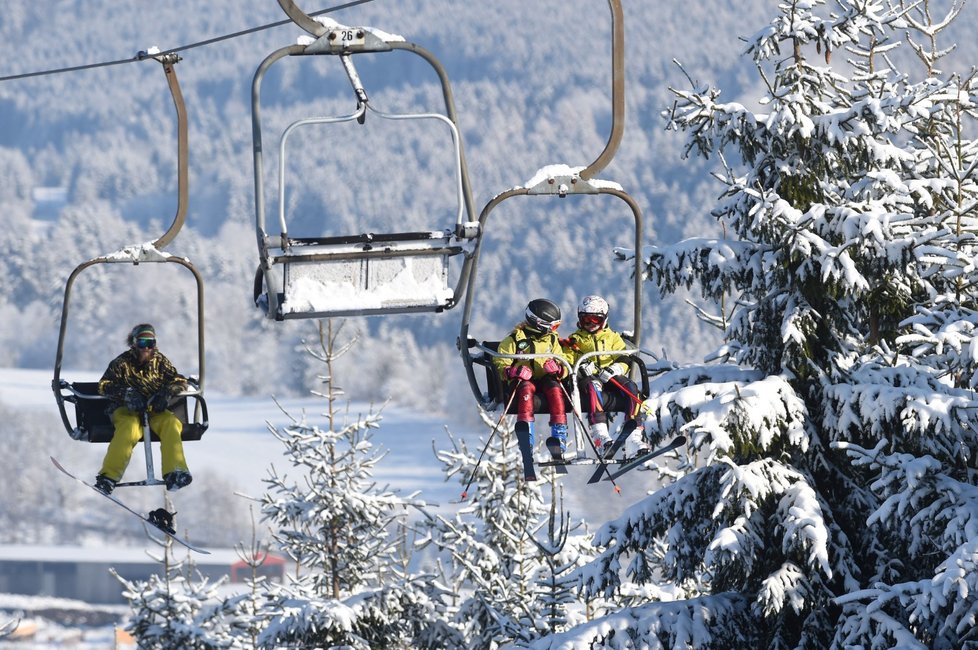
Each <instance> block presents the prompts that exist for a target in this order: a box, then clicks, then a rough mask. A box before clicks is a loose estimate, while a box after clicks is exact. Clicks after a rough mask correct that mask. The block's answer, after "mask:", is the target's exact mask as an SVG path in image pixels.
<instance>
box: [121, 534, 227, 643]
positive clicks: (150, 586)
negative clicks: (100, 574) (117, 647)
mask: <svg viewBox="0 0 978 650" xmlns="http://www.w3.org/2000/svg"><path fill="white" fill-rule="evenodd" d="M172 548H173V541H172V540H170V539H169V538H168V539H167V541H166V542H165V544H164V545H163V555H162V556H160V557H159V558H157V560H158V561H159V562H160V565H161V568H162V573H160V574H155V573H154V574H152V575H151V576H150V577H149V578H148V579H146V580H132V581H130V580H126V579H125V578H123V577H121V576H120V575H119V574H117V573H115V571H114V570H113V571H112V574H113V575H114V576H115V577H116V579H117V580H118V581H119V582H120V583H122V586H123V596H125V597H126V598H127V599H128V600H129V606H130V608H131V609H132V616H131V617H130V619H129V621H128V623H127V624H126V627H125V629H126V631H127V632H129V633H130V634H132V636H133V638H135V639H136V642H137V643H138V644H139V647H140V648H148V649H153V650H178V649H181V650H182V649H183V648H193V649H195V650H214V649H216V648H222V647H226V646H225V645H224V644H223V643H222V642H221V641H220V640H219V639H220V638H222V637H224V636H226V635H225V634H224V633H223V632H222V628H223V626H224V618H223V616H222V615H221V612H220V611H219V608H217V607H215V606H214V604H213V602H214V601H215V599H216V595H217V590H218V588H219V587H220V584H221V582H217V583H211V582H210V581H209V580H208V579H207V578H205V577H204V576H202V575H200V574H199V573H197V575H196V578H192V577H190V573H191V572H192V571H193V566H192V564H191V565H185V564H184V562H175V561H174V560H173V557H172Z"/></svg>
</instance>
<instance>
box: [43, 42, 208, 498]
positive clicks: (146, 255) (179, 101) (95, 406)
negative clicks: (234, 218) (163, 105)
mask: <svg viewBox="0 0 978 650" xmlns="http://www.w3.org/2000/svg"><path fill="white" fill-rule="evenodd" d="M139 58H152V59H155V60H156V61H158V62H159V63H161V64H162V65H163V71H164V73H165V75H166V79H167V85H168V87H169V90H170V95H171V96H172V98H173V104H174V107H175V109H176V114H177V209H176V214H175V215H174V218H173V222H172V223H171V225H170V227H169V228H168V229H167V230H166V232H164V233H163V234H162V235H161V236H160V237H159V238H158V239H156V240H155V241H152V242H146V243H143V244H136V245H133V246H127V247H125V248H123V249H121V250H119V251H115V252H113V253H109V254H107V255H102V256H99V257H96V258H94V259H91V260H89V261H87V262H83V263H82V264H79V265H78V266H77V267H76V268H75V269H74V270H73V271H72V272H71V274H70V275H69V276H68V280H67V282H66V283H65V293H64V300H63V303H62V308H61V328H60V331H59V334H58V351H57V356H56V358H55V362H54V379H53V380H52V381H51V388H52V390H53V391H54V396H55V399H56V400H57V403H58V409H59V410H60V412H61V420H62V422H63V423H64V426H65V429H66V430H67V432H68V435H69V436H71V437H72V438H73V439H75V440H86V441H88V442H108V441H109V440H111V439H112V434H113V427H112V424H111V422H110V421H109V417H108V414H107V413H105V406H106V401H105V400H106V398H105V397H103V396H102V395H99V393H98V384H97V383H95V382H69V381H66V380H65V379H62V377H61V368H62V362H63V360H64V348H65V340H66V338H67V333H68V317H69V311H70V310H69V305H70V300H71V289H72V287H73V285H74V283H75V280H76V279H77V278H78V276H79V275H80V274H81V273H82V272H83V271H85V270H87V269H89V268H91V267H94V266H97V265H99V264H132V265H134V266H137V265H139V264H142V263H172V264H178V265H180V266H182V267H184V268H186V269H187V270H189V271H190V273H191V274H192V275H193V277H194V280H195V283H196V288H197V341H198V344H197V353H198V375H197V377H196V378H192V381H191V387H190V388H188V390H187V391H186V392H184V393H183V394H181V395H180V396H179V398H178V399H177V400H176V401H175V402H171V405H170V408H171V410H173V411H174V413H175V414H176V415H177V416H178V417H179V418H181V420H182V421H183V422H184V428H183V434H182V438H183V440H199V439H200V437H201V436H202V435H203V434H204V432H205V431H206V430H207V426H208V421H207V404H206V402H205V401H204V396H203V390H204V370H205V366H204V282H203V278H202V277H201V275H200V273H199V272H198V271H197V269H196V268H194V266H193V264H191V263H190V260H188V259H186V258H184V257H179V256H176V255H171V254H170V253H167V252H165V251H164V250H163V249H164V248H165V247H166V246H168V245H169V244H170V243H171V242H172V241H173V240H174V239H175V238H176V236H177V234H178V233H179V232H180V229H181V228H182V227H183V224H184V222H185V220H186V214H187V203H188V194H189V192H188V172H187V166H188V165H187V151H188V145H187V114H186V109H185V105H184V101H183V94H182V93H181V91H180V85H179V82H178V81H177V76H176V72H175V70H174V67H173V66H174V65H175V64H176V63H177V62H178V61H179V60H180V58H179V57H178V56H176V55H175V54H172V53H170V54H163V55H152V54H147V53H144V52H141V53H140V55H139ZM189 399H193V400H194V407H193V414H192V416H191V414H190V413H189V412H188V408H189V407H188V400H189ZM66 403H70V404H74V405H75V414H74V415H75V422H74V424H73V423H72V418H71V417H70V416H69V414H68V410H67V407H66ZM151 440H156V436H155V434H154V435H152V436H144V442H145V450H146V463H147V480H146V481H145V482H144V483H143V484H145V485H158V484H161V483H162V481H159V480H157V479H155V478H154V476H153V464H152V448H151V445H150V442H151Z"/></svg>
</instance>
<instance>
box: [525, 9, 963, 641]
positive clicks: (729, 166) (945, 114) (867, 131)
mask: <svg viewBox="0 0 978 650" xmlns="http://www.w3.org/2000/svg"><path fill="white" fill-rule="evenodd" d="M916 11H919V12H920V14H919V15H921V16H924V18H923V19H920V18H919V17H915V14H914V12H916ZM952 14H953V12H952ZM929 15H930V14H929V9H928V7H927V3H926V2H924V3H916V4H914V5H912V7H911V8H910V9H908V8H907V7H901V6H900V5H898V4H895V3H892V2H887V1H885V0H866V1H860V2H850V1H849V0H838V1H836V2H833V3H825V2H820V1H818V0H805V1H801V0H785V1H784V2H782V3H781V4H780V6H779V13H778V15H777V16H776V17H775V19H774V20H773V21H772V22H771V23H770V25H768V27H766V28H765V29H763V30H761V31H760V32H758V33H757V34H755V35H754V36H753V37H752V38H750V39H748V41H747V43H748V45H747V49H746V52H747V54H749V55H750V56H751V57H752V58H753V60H754V62H755V63H756V66H757V70H758V72H759V73H760V77H761V81H762V82H763V84H764V87H765V88H766V94H765V96H764V97H762V98H760V101H759V102H758V103H759V105H760V109H759V110H757V111H754V110H751V109H749V108H747V107H746V106H744V105H742V104H739V103H722V102H720V101H719V91H718V90H716V89H714V88H709V87H699V86H698V85H697V84H693V85H694V88H693V89H692V90H688V91H685V90H676V91H674V92H675V94H676V103H675V105H674V107H673V108H672V110H671V111H670V112H669V124H670V127H671V128H674V129H677V130H681V131H684V132H686V134H687V136H688V143H689V151H690V152H692V153H696V154H701V155H703V156H706V157H708V158H714V159H716V160H719V161H720V162H721V163H722V166H723V173H722V174H719V175H718V177H719V178H720V179H721V180H722V181H723V182H724V183H725V185H726V190H725V191H724V193H723V195H722V196H721V198H720V201H719V203H718V205H717V207H716V209H715V210H714V215H715V216H716V217H717V219H718V220H719V222H720V224H721V226H722V230H723V235H724V236H723V238H722V239H696V240H688V241H684V242H680V243H679V244H677V245H675V246H668V247H655V248H652V249H651V250H649V263H648V272H649V274H650V277H652V278H653V279H654V280H655V281H656V282H657V284H658V285H659V287H660V289H661V290H663V291H666V292H669V291H673V290H674V289H676V288H677V287H680V286H685V287H692V286H697V287H699V289H700V290H701V291H702V293H703V295H704V296H705V297H706V298H708V299H710V300H714V301H716V302H718V303H721V304H724V303H723V301H724V298H725V296H727V295H730V294H732V295H733V297H734V298H735V301H734V303H733V307H732V309H731V310H730V311H729V313H723V314H721V315H720V316H718V317H716V318H715V319H714V320H715V321H716V322H718V323H722V324H723V325H724V327H725V336H726V339H727V344H726V345H725V346H724V347H723V348H722V349H721V350H720V351H719V352H718V353H717V355H716V358H715V359H714V363H710V364H707V365H703V366H697V367H684V368H675V369H673V370H671V371H667V372H664V373H662V374H661V375H660V376H658V377H656V379H655V381H654V382H653V387H652V388H653V390H652V398H651V399H650V401H649V402H648V404H647V407H648V410H649V411H650V413H651V415H650V425H649V429H650V430H654V429H655V428H656V426H658V428H659V431H660V433H662V434H667V433H670V432H684V433H686V434H687V436H688V437H689V439H690V443H689V449H688V452H689V454H688V459H687V461H686V462H684V463H683V464H681V465H679V467H678V468H676V470H675V471H674V472H673V474H672V476H671V478H672V479H674V480H670V481H668V484H667V485H666V487H664V488H663V489H661V490H660V491H658V492H657V493H656V494H654V495H653V496H651V497H649V498H648V499H646V500H645V501H643V502H641V503H639V504H636V505H635V506H634V507H632V508H631V509H630V510H629V511H628V512H626V514H625V515H624V516H623V517H621V518H619V519H618V520H616V521H613V522H610V523H609V524H607V525H606V526H605V527H603V528H602V529H601V530H599V531H598V533H597V535H596V543H597V544H598V545H599V546H600V547H602V548H603V549H604V550H603V552H602V553H601V555H600V556H599V558H598V559H597V561H596V562H594V563H593V564H592V565H591V566H590V567H589V568H588V570H587V571H585V572H583V573H582V577H583V580H584V585H585V588H586V590H587V591H588V592H589V593H606V594H607V593H611V592H613V591H614V590H616V589H618V588H620V587H621V585H622V583H623V580H625V581H632V582H635V583H647V582H660V583H665V584H667V585H669V586H670V587H672V588H674V589H675V590H676V594H677V596H678V597H679V600H678V601H677V602H674V603H668V604H636V605H635V606H633V607H631V608H629V609H627V610H623V611H621V612H618V613H616V614H614V615H611V616H609V617H607V618H606V619H603V620H600V621H596V622H594V623H592V624H589V625H587V626H582V627H581V628H579V629H577V630H572V631H571V632H569V633H568V634H567V635H562V637H561V638H560V639H559V638H554V639H551V640H549V642H550V643H554V644H556V643H558V642H561V640H566V638H567V637H568V636H570V637H572V638H574V639H578V640H580V641H584V640H586V641H592V642H594V643H595V644H597V645H599V646H601V645H602V644H605V646H613V647H617V644H619V643H624V642H625V640H628V641H629V642H631V643H635V644H638V645H641V644H650V645H657V644H660V643H661V644H663V645H666V646H672V645H677V644H678V645H682V644H684V643H685V644H689V645H691V646H693V647H697V648H709V647H768V648H782V647H809V648H823V647H829V646H831V645H837V646H846V647H850V645H851V644H855V645H860V644H861V645H862V646H863V647H890V646H891V645H892V644H893V643H897V644H908V643H917V644H919V645H920V647H927V646H928V644H932V643H936V646H934V647H959V646H958V645H956V644H958V643H960V642H961V640H962V638H963V636H964V635H967V634H972V632H971V630H973V629H974V612H975V611H976V607H975V597H974V593H975V591H974V587H975V584H974V582H975V581H976V578H975V576H974V574H973V573H972V574H970V575H969V574H968V569H969V567H971V566H973V565H974V558H975V556H974V551H975V549H974V542H973V539H972V541H971V542H969V538H973V532H972V531H971V527H972V526H973V525H974V524H973V522H974V520H975V515H976V514H978V511H976V505H975V504H976V501H975V499H974V498H973V497H972V495H975V494H976V492H975V489H974V488H973V487H972V485H973V483H974V480H975V473H974V453H973V450H974V449H975V446H976V444H978V440H976V434H975V431H974V429H973V428H972V427H971V425H970V424H969V420H970V421H971V422H973V420H974V413H975V411H974V409H975V407H976V406H978V403H976V402H975V401H974V399H973V395H972V392H971V389H972V388H973V387H974V377H975V374H974V372H973V369H974V368H975V361H974V359H975V358H976V357H975V356H974V355H973V354H972V352H973V350H974V349H978V343H976V344H975V345H974V346H973V344H972V343H971V341H972V338H971V332H972V331H973V323H974V322H975V319H974V311H972V310H973V305H974V288H973V287H974V286H975V282H974V279H975V278H974V271H973V260H974V259H975V252H976V251H975V250H974V244H973V241H974V232H975V227H974V226H975V222H974V219H973V217H972V212H973V206H974V205H976V198H978V193H976V192H975V186H974V183H973V177H974V167H975V160H976V158H975V156H974V145H973V143H972V142H971V141H970V140H968V139H967V137H965V135H964V131H965V129H966V128H968V127H969V126H973V121H972V120H973V106H974V103H973V84H972V81H971V80H970V79H960V78H957V77H955V76H953V75H950V76H947V77H946V78H942V76H941V75H939V74H938V72H937V70H936V69H935V68H934V67H933V65H931V66H930V68H929V69H928V70H927V71H926V73H925V74H923V75H920V81H916V82H915V81H913V80H912V79H911V77H910V76H909V74H908V73H905V72H903V71H901V70H899V69H898V68H897V66H896V65H895V63H894V61H895V60H898V59H897V57H896V53H895V52H894V51H893V48H895V47H897V46H898V45H899V44H900V43H901V42H903V43H905V44H906V43H909V44H913V45H914V49H915V50H916V51H917V53H918V54H919V55H921V58H923V59H924V60H925V61H928V62H929V63H931V64H932V63H933V62H934V61H936V59H937V58H938V57H937V55H938V54H940V51H939V50H936V49H931V50H928V49H927V48H925V47H919V46H916V41H915V40H914V39H913V36H911V37H909V38H907V37H906V35H907V33H908V30H910V33H911V34H913V30H914V29H922V31H923V32H924V33H927V34H933V33H936V31H937V29H935V28H937V27H939V26H940V25H939V24H938V23H934V22H929ZM921 20H923V22H920V21H921ZM915 21H916V22H915ZM905 49H906V48H905ZM840 56H841V57H845V60H844V61H843V63H844V64H845V65H843V66H842V71H840V70H835V69H833V68H831V67H829V64H830V63H831V61H832V57H835V58H836V60H838V59H839V57H840ZM809 57H811V59H810V58H809ZM906 58H907V57H905V59H906ZM823 61H824V63H825V65H821V63H822V62H823ZM948 357H951V358H950V359H949V358H948ZM949 362H950V363H949ZM881 584H882V585H885V586H882V587H881V586H879V585H881ZM915 639H916V641H914V640H915ZM546 646H547V644H545V643H541V644H539V647H546Z"/></svg>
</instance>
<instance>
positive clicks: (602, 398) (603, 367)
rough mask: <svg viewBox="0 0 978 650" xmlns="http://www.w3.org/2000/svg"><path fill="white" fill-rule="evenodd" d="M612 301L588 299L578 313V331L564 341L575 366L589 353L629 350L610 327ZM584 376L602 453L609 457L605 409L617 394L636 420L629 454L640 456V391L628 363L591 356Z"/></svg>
mask: <svg viewBox="0 0 978 650" xmlns="http://www.w3.org/2000/svg"><path fill="white" fill-rule="evenodd" d="M608 312H609V307H608V301H607V300H605V299H604V298H602V297H601V296H585V297H584V299H583V300H581V305H580V306H579V307H578V309H577V330H576V331H575V332H574V333H573V334H571V335H570V337H569V338H567V339H564V340H563V341H562V344H563V345H564V352H565V353H566V355H567V358H568V359H569V360H570V361H571V364H572V365H573V364H574V363H577V361H578V359H580V358H581V357H582V356H584V355H585V354H586V353H588V352H605V351H607V352H617V351H621V350H626V349H628V346H627V345H626V344H625V340H624V339H623V338H622V337H621V334H619V333H618V332H616V331H614V330H613V329H611V328H610V327H608ZM580 371H581V374H583V375H584V376H585V377H586V378H587V382H586V384H585V385H584V386H583V387H582V394H583V395H584V396H585V399H586V404H585V407H586V408H587V411H588V424H589V425H590V427H591V439H592V440H593V441H594V446H595V447H596V448H597V450H598V453H600V454H602V455H605V454H606V453H607V450H608V448H609V447H610V444H611V435H610V434H609V433H608V415H607V413H605V407H606V406H607V405H608V403H609V402H610V401H611V399H613V398H614V397H615V395H614V394H615V393H617V394H618V395H619V396H620V397H619V400H618V401H625V402H626V403H628V404H629V405H630V407H629V410H628V415H629V418H636V427H635V431H634V432H633V433H632V434H631V435H630V436H629V438H628V441H627V442H626V448H625V454H626V455H629V456H630V455H633V454H636V453H639V449H640V448H641V447H643V446H645V445H644V443H643V442H642V434H643V430H642V421H643V419H644V418H643V417H642V415H641V411H640V410H639V403H638V401H637V396H638V387H637V386H635V382H633V381H632V380H631V379H629V378H628V377H627V375H626V373H627V372H628V363H626V362H625V361H624V360H623V359H622V357H621V356H620V355H610V354H609V355H603V354H598V355H595V356H590V357H588V358H587V360H586V361H585V362H584V363H583V364H581V367H580Z"/></svg>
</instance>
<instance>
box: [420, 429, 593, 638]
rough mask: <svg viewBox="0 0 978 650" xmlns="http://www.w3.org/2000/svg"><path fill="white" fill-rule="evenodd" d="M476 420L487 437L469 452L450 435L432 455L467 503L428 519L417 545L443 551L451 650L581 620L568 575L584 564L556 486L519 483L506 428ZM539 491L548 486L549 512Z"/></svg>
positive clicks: (584, 549) (583, 544) (582, 541)
mask: <svg viewBox="0 0 978 650" xmlns="http://www.w3.org/2000/svg"><path fill="white" fill-rule="evenodd" d="M482 418H483V421H484V422H485V424H486V426H487V427H490V433H489V435H490V436H491V439H489V440H487V441H486V442H485V443H483V444H482V446H481V447H480V449H478V450H476V453H475V454H473V453H472V450H470V449H468V446H467V445H466V444H465V443H464V442H462V441H458V440H456V439H455V438H451V440H452V449H448V450H439V449H435V454H436V456H437V457H438V459H439V460H440V461H441V462H442V464H443V468H444V471H445V473H446V476H448V477H452V476H457V477H458V479H459V481H460V482H461V483H464V484H465V485H466V489H464V490H463V494H464V498H465V499H466V500H467V501H468V505H465V506H463V507H462V508H460V509H459V510H458V511H457V512H456V513H455V514H454V516H452V517H443V516H433V515H429V517H428V521H429V528H428V533H427V538H426V539H425V540H422V541H420V542H419V543H422V544H432V545H434V547H435V548H436V549H438V550H439V551H444V552H447V554H448V558H449V563H450V568H448V569H447V570H446V571H445V573H446V574H447V575H448V578H447V579H448V580H450V581H451V585H450V588H451V589H450V591H451V593H454V594H457V598H456V602H455V606H454V610H455V612H456V615H455V620H456V621H457V624H458V625H459V626H461V629H462V636H463V638H464V645H462V646H460V647H468V648H497V647H500V646H502V645H505V644H507V643H516V644H525V643H527V642H529V641H530V640H532V639H535V638H539V637H543V636H546V635H548V634H551V633H553V632H554V631H557V630H559V629H563V628H565V627H567V626H569V625H573V624H575V623H578V622H580V621H582V620H583V618H584V616H585V614H586V603H582V602H581V601H580V599H579V598H578V597H577V595H576V594H574V593H573V592H572V588H571V585H572V578H571V576H570V573H571V571H572V569H574V568H575V567H576V566H577V565H578V563H581V562H583V561H585V560H586V559H588V558H589V555H588V550H589V549H588V547H589V538H587V537H585V535H584V534H581V533H579V532H578V531H577V529H578V528H580V526H579V525H577V526H571V525H570V524H569V523H568V522H567V521H566V516H565V514H564V512H563V508H562V503H563V500H562V499H561V498H560V497H559V494H558V490H557V484H555V483H553V482H541V483H542V485H541V486H538V485H536V484H532V483H526V482H525V481H523V480H522V464H521V460H520V456H519V451H518V449H517V447H516V443H515V436H514V433H513V425H512V424H511V423H508V422H506V421H505V418H503V419H501V420H500V421H493V420H491V419H490V418H489V416H488V415H487V414H486V413H484V412H483V413H482ZM483 450H484V451H485V453H484V455H482V458H481V462H480V453H479V452H482V451H483ZM548 475H549V472H548V473H545V474H544V476H548ZM541 487H543V488H544V489H546V488H548V487H549V489H550V492H551V504H552V505H551V506H550V507H548V506H547V505H546V503H545V502H544V500H543V496H542V494H541ZM558 504H561V505H560V507H558ZM544 529H546V530H545V531H544ZM572 533H573V534H572Z"/></svg>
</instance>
